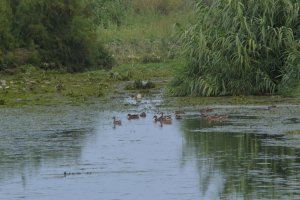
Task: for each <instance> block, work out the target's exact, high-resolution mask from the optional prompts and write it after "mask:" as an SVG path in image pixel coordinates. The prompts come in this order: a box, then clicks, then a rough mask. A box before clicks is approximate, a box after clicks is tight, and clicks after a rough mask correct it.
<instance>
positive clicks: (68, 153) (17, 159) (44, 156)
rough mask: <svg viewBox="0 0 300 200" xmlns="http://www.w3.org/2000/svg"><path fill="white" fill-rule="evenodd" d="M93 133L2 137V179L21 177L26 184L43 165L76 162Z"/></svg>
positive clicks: (79, 131)
mask: <svg viewBox="0 0 300 200" xmlns="http://www.w3.org/2000/svg"><path fill="white" fill-rule="evenodd" d="M90 131H91V130H69V131H63V132H51V133H48V134H45V133H38V132H37V133H29V134H28V133H27V134H25V133H24V134H22V133H18V134H13V135H11V134H7V135H5V134H2V135H1V138H0V163H1V165H0V180H1V179H2V180H3V179H4V180H5V179H9V178H12V177H14V176H21V180H22V182H23V185H26V180H27V179H28V177H26V176H29V177H30V176H32V175H36V174H37V173H38V172H39V170H40V167H41V165H42V164H44V165H45V164H46V165H56V164H57V163H61V164H71V163H75V162H76V160H78V158H80V156H81V151H82V147H83V144H82V143H83V142H84V141H85V140H86V135H87V132H90Z"/></svg>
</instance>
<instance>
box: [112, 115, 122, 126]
mask: <svg viewBox="0 0 300 200" xmlns="http://www.w3.org/2000/svg"><path fill="white" fill-rule="evenodd" d="M113 120H114V121H113V124H114V125H119V126H120V125H121V124H122V122H121V120H120V119H118V120H117V118H116V117H113Z"/></svg>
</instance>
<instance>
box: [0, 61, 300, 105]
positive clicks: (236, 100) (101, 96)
mask: <svg viewBox="0 0 300 200" xmlns="http://www.w3.org/2000/svg"><path fill="white" fill-rule="evenodd" d="M182 65H184V61H182V60H179V59H177V60H169V61H166V62H163V63H147V64H124V65H120V66H118V67H115V68H113V69H112V70H110V71H105V70H96V71H89V72H83V73H67V72H60V71H43V70H40V69H38V68H36V67H34V66H25V67H23V68H22V70H21V72H20V73H17V74H15V75H1V82H0V85H1V88H2V89H0V107H19V106H26V105H29V106H32V105H57V104H71V105H74V104H82V103H89V102H93V101H99V100H101V101H110V100H111V99H122V98H128V97H131V96H134V95H136V94H139V93H141V94H142V95H143V96H145V95H146V96H147V95H154V94H157V95H159V96H163V97H164V105H165V106H173V105H175V106H179V107H180V106H181V105H184V106H196V105H212V104H222V105H232V104H238V105H239V104H241V105H245V104H258V105H269V104H300V95H299V93H297V92H295V93H294V94H293V96H291V97H281V96H260V97H257V96H235V97H172V96H170V95H169V94H168V87H169V84H170V81H171V80H172V78H173V74H174V71H175V70H176V69H178V68H179V67H181V66H182ZM140 81H144V82H149V83H151V84H152V86H151V88H146V89H141V88H139V87H138V85H137V83H139V82H140ZM298 91H299V90H298Z"/></svg>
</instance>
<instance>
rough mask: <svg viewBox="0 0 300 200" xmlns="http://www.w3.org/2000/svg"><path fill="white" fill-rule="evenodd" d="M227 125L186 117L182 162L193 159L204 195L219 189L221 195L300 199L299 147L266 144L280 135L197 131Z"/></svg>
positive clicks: (183, 127) (226, 196)
mask: <svg viewBox="0 0 300 200" xmlns="http://www.w3.org/2000/svg"><path fill="white" fill-rule="evenodd" d="M220 125H226V124H220V123H218V124H213V123H209V122H207V121H205V120H200V121H199V119H186V120H184V121H183V123H182V134H183V137H184V139H185V142H184V144H183V148H182V149H183V150H182V165H185V164H186V163H187V162H191V160H194V161H195V162H196V164H197V168H198V173H199V186H200V190H201V193H202V194H206V196H205V197H206V198H208V199H209V196H207V195H209V191H210V190H212V188H213V190H216V191H219V193H220V194H221V198H229V199H231V198H233V199H236V198H242V199H257V198H267V199H268V198H273V199H274V198H275V199H282V198H298V199H299V198H300V149H299V148H298V149H297V148H291V147H284V146H272V145H268V146H266V145H264V141H266V140H272V141H275V142H276V141H281V140H284V137H282V136H281V135H268V134H244V133H224V132H218V133H216V132H209V133H208V132H195V131H193V130H201V129H206V128H212V127H214V126H220Z"/></svg>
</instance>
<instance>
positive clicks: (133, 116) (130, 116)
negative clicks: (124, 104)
mask: <svg viewBox="0 0 300 200" xmlns="http://www.w3.org/2000/svg"><path fill="white" fill-rule="evenodd" d="M139 118H140V116H139V114H127V119H128V120H131V119H139Z"/></svg>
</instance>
